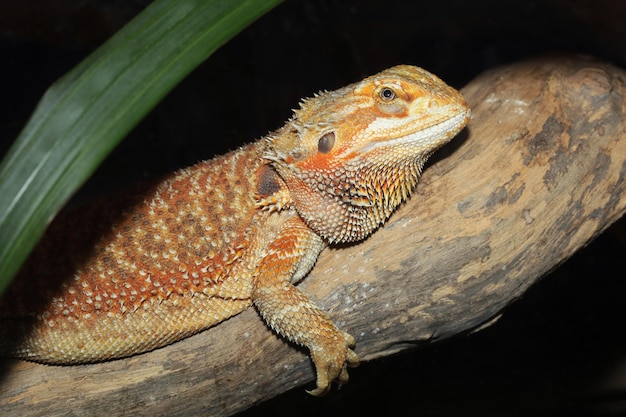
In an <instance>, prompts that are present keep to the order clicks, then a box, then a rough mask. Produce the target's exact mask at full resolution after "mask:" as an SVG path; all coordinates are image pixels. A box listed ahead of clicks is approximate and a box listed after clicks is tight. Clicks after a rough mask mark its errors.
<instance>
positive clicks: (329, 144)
mask: <svg viewBox="0 0 626 417" xmlns="http://www.w3.org/2000/svg"><path fill="white" fill-rule="evenodd" d="M334 145H335V134H334V133H333V132H330V133H326V134H325V135H324V136H322V137H321V138H320V140H319V141H318V142H317V150H318V151H319V152H320V153H328V152H330V150H331V149H332V148H333V146H334Z"/></svg>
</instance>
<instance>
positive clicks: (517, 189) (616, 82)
mask: <svg viewBox="0 0 626 417" xmlns="http://www.w3.org/2000/svg"><path fill="white" fill-rule="evenodd" d="M625 80H626V75H625V73H624V71H622V70H620V69H617V68H615V67H613V66H611V65H608V64H604V63H600V62H597V61H594V60H592V59H589V58H584V57H572V56H569V57H557V58H545V59H539V60H533V61H528V62H523V63H518V64H514V65H511V66H509V67H506V68H500V69H497V70H493V71H490V72H488V73H485V74H484V75H482V76H480V77H478V78H477V79H475V80H474V81H472V82H471V83H470V84H469V85H468V86H467V87H466V88H464V89H463V93H464V95H465V97H466V98H467V100H468V102H469V103H470V105H471V107H472V109H473V119H472V121H471V123H470V126H469V128H468V129H466V131H465V132H464V133H462V134H461V135H460V136H459V137H458V138H456V139H455V140H454V142H453V143H451V144H450V146H448V147H447V148H446V149H445V150H443V151H441V152H440V153H439V154H438V155H437V156H436V159H437V161H436V162H435V163H433V164H431V165H430V166H429V167H428V168H427V170H426V172H425V174H424V176H423V177H422V181H421V183H420V185H419V186H418V189H417V191H416V192H415V193H414V195H413V196H412V198H411V200H410V201H409V202H408V203H407V204H405V205H404V206H403V207H401V209H400V210H399V211H398V212H397V213H395V214H394V215H393V216H392V218H391V220H390V221H389V222H388V224H387V225H385V227H384V228H382V229H381V230H379V231H377V232H376V233H375V234H374V235H373V236H372V237H371V238H370V239H368V240H366V241H365V242H363V243H361V244H358V245H354V246H349V247H343V248H335V249H331V250H327V251H325V252H324V253H323V254H322V256H321V257H320V259H319V262H318V264H317V266H316V267H315V268H314V270H313V272H312V273H311V274H310V276H308V277H307V278H306V279H305V280H304V282H303V283H302V284H301V285H300V287H301V288H302V289H303V290H304V291H305V292H306V293H307V294H309V295H311V296H312V297H313V298H314V299H315V300H316V301H318V303H319V305H320V306H322V307H323V308H325V309H326V310H327V311H329V313H330V314H331V316H332V317H333V318H334V320H335V321H336V323H337V324H338V325H339V326H340V327H341V328H342V329H344V330H346V331H348V332H350V333H351V334H353V335H354V336H355V337H356V338H357V349H356V351H357V353H359V354H360V356H361V358H362V359H363V360H372V359H375V358H377V357H381V356H386V355H390V354H392V353H394V352H398V351H401V350H403V349H406V348H411V347H415V346H418V345H421V344H426V343H433V342H435V341H437V340H440V339H443V338H447V337H450V336H452V335H455V334H458V333H460V332H465V331H469V330H472V329H476V328H479V327H480V326H485V325H487V324H489V323H491V322H493V320H494V319H495V318H497V317H498V315H499V314H500V313H501V311H502V309H503V308H504V307H505V306H507V305H508V304H509V303H511V302H512V301H513V300H515V299H516V298H517V297H519V296H520V295H521V294H522V293H523V292H524V291H525V290H526V289H527V288H528V287H529V286H530V285H532V284H533V283H534V282H535V281H537V280H538V279H539V278H540V277H541V276H542V275H544V274H546V272H548V271H549V270H551V269H553V268H554V267H555V266H556V265H558V264H560V263H561V262H563V261H564V260H565V259H567V258H568V257H569V256H571V255H572V254H573V253H574V252H575V251H576V250H577V249H579V248H580V247H582V246H584V245H585V244H586V243H587V242H589V241H590V240H591V239H593V238H594V237H595V236H597V235H598V234H600V233H601V232H602V231H603V230H604V229H605V228H606V227H608V226H609V225H610V224H611V223H612V222H614V221H615V220H617V219H618V218H619V217H620V216H622V215H623V213H624V212H625V211H626V198H625V196H626V181H625V179H626V117H625V113H626V86H625V84H626V83H625ZM417 354H419V353H417ZM0 375H1V376H0V387H1V388H0V409H2V410H3V414H5V415H25V414H28V415H32V416H35V415H46V416H51V415H59V414H76V415H99V414H102V411H103V410H106V411H107V412H108V413H109V414H114V415H135V416H142V415H150V416H153V415H168V416H181V415H196V414H203V415H229V414H233V413H235V412H237V411H240V410H242V409H245V408H247V407H250V406H251V405H253V404H254V403H256V402H259V401H262V400H264V399H267V398H270V397H272V396H275V395H277V394H279V393H281V392H284V391H285V390H287V389H290V388H292V387H294V386H300V385H306V384H308V385H307V387H308V388H310V387H312V384H311V382H312V381H313V378H314V373H313V369H312V367H311V364H310V361H309V359H308V356H307V355H306V354H305V352H302V351H299V350H298V349H296V348H294V347H293V346H290V345H288V344H286V343H285V342H283V341H281V340H280V339H279V338H277V337H276V336H275V335H274V334H273V333H271V332H270V331H269V330H268V329H267V328H266V326H265V325H264V324H263V323H262V322H261V320H260V318H259V317H258V316H257V314H256V312H255V311H254V310H248V311H246V312H244V313H243V314H241V315H239V316H237V317H235V318H233V319H230V320H228V321H227V322H225V323H222V324H220V325H219V326H217V327H215V328H213V329H210V330H208V331H205V332H203V333H201V334H199V335H196V336H194V337H191V338H189V339H187V340H184V341H182V342H179V343H175V344H174V345H171V346H168V347H166V348H163V349H158V350H156V351H154V352H151V353H147V354H143V355H139V356H136V357H133V358H129V359H124V360H118V361H113V362H108V363H102V364H96V365H86V366H75V367H50V366H44V365H37V364H33V363H27V362H20V361H13V360H3V361H2V362H1V363H0ZM303 388H304V387H303ZM330 395H332V393H331V394H330Z"/></svg>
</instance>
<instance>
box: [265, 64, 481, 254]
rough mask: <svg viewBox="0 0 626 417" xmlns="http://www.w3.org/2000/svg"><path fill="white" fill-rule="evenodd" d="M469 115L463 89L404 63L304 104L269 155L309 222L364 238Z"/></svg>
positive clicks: (333, 236) (272, 141)
mask: <svg viewBox="0 0 626 417" xmlns="http://www.w3.org/2000/svg"><path fill="white" fill-rule="evenodd" d="M469 118H470V109H469V107H468V105H467V104H466V103H465V100H464V99H463V97H462V96H461V94H460V93H459V92H458V91H456V90H455V89H453V88H452V87H449V86H448V85H446V84H445V83H444V82H443V81H441V80H440V79H439V78H437V77H435V76H434V75H432V74H430V73H429V72H427V71H425V70H423V69H421V68H418V67H413V66H408V65H401V66H396V67H393V68H389V69H387V70H385V71H383V72H380V73H379V74H376V75H374V76H371V77H369V78H366V79H364V80H363V81H360V82H358V83H355V84H351V85H349V86H347V87H344V88H341V89H339V90H336V91H332V92H322V93H319V94H317V95H315V96H314V97H313V98H310V99H307V100H305V101H303V102H302V103H301V106H300V109H298V110H295V111H294V116H293V117H292V118H291V119H290V120H289V121H288V122H287V124H286V125H285V126H283V128H281V129H279V130H278V131H276V132H275V133H274V134H272V135H270V136H269V139H268V141H269V146H268V148H267V149H268V150H267V152H266V153H265V155H264V157H265V158H266V159H267V160H268V161H269V162H270V164H271V165H272V166H273V167H274V169H275V170H276V171H277V172H278V174H279V175H280V177H281V178H282V179H283V180H284V182H285V184H286V186H287V188H288V189H289V194H290V198H291V200H292V204H293V206H294V207H295V208H296V210H297V211H298V213H299V215H300V216H301V217H302V218H303V219H304V221H305V222H306V223H307V224H308V225H309V227H311V228H312V229H313V230H315V231H316V232H317V233H319V234H320V235H321V236H322V237H324V238H325V239H326V240H327V241H328V242H330V243H335V242H351V241H357V240H361V239H363V238H365V237H366V236H367V235H369V234H370V233H372V231H374V230H375V229H376V228H377V227H378V226H380V225H381V224H382V223H383V222H384V221H385V220H386V219H387V218H388V217H389V216H390V215H391V213H392V212H393V210H394V209H395V208H396V207H397V206H398V205H399V204H400V203H401V202H402V201H404V200H405V199H406V198H407V197H408V195H409V194H410V192H411V191H412V189H413V188H414V187H415V185H416V184H417V181H418V178H419V176H420V173H421V170H422V167H423V166H424V162H425V161H426V160H427V159H428V157H429V156H430V155H431V154H432V153H433V152H434V151H435V150H436V149H437V148H439V147H440V146H442V145H443V144H445V143H446V142H448V141H449V140H450V139H452V138H453V137H454V136H455V135H456V134H457V133H458V132H459V131H460V130H461V129H463V127H464V126H465V125H466V124H467V122H468V121H469Z"/></svg>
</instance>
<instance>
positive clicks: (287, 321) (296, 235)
mask: <svg viewBox="0 0 626 417" xmlns="http://www.w3.org/2000/svg"><path fill="white" fill-rule="evenodd" d="M278 236H280V237H279V238H277V239H275V240H274V241H272V242H271V243H270V244H269V246H268V249H267V254H266V256H265V257H264V258H263V260H262V261H261V263H260V264H259V266H258V268H257V271H258V275H257V276H256V279H255V282H254V288H253V292H252V299H253V302H254V305H255V306H256V308H257V309H258V311H259V313H260V314H261V316H262V317H263V319H264V320H265V321H266V322H267V323H268V325H269V326H270V327H271V328H272V329H274V330H275V331H276V332H277V333H278V334H280V335H281V336H283V337H285V338H286V339H288V340H289V341H291V342H293V343H297V344H299V345H302V346H305V347H306V348H308V349H309V352H310V354H311V359H312V360H313V363H314V365H315V369H316V371H317V381H316V382H317V388H315V389H314V390H312V391H310V393H311V394H313V395H323V394H325V393H326V392H328V390H329V389H330V385H331V383H332V382H333V381H335V380H337V381H338V382H339V383H345V382H347V381H348V371H347V367H348V366H351V367H353V366H357V365H358V363H359V357H358V356H357V355H356V353H354V351H353V350H352V349H351V348H352V347H353V346H354V343H355V341H354V338H353V337H352V336H351V335H349V334H348V333H344V332H342V331H340V330H339V329H337V327H336V326H335V324H334V323H333V322H332V321H331V320H330V318H329V317H328V316H327V315H326V313H324V312H323V311H322V310H321V309H320V308H319V307H317V306H316V305H315V304H313V302H311V300H309V298H308V297H307V296H306V295H305V294H303V293H302V292H301V291H300V290H298V289H297V288H296V287H295V286H294V283H295V282H296V281H298V280H300V279H301V278H302V277H303V276H304V275H306V274H307V273H308V272H309V270H310V269H311V268H312V266H313V264H314V263H315V260H316V259H317V256H318V255H319V252H320V251H321V250H322V249H323V248H324V246H325V243H324V241H323V240H322V238H321V237H320V236H318V235H317V234H315V233H314V232H313V231H312V230H311V229H309V228H308V227H307V226H306V225H305V224H304V222H303V221H302V220H301V219H300V218H292V219H290V220H288V221H287V222H286V223H285V224H284V225H283V227H282V228H281V231H280V233H279V234H278Z"/></svg>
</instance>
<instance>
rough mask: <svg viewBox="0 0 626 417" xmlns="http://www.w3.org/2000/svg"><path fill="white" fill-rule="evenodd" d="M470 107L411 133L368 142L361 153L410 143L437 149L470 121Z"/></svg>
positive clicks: (417, 146)
mask: <svg viewBox="0 0 626 417" xmlns="http://www.w3.org/2000/svg"><path fill="white" fill-rule="evenodd" d="M470 114H471V113H470V109H469V108H466V109H463V110H462V111H459V112H458V113H456V114H455V115H454V116H452V117H449V118H447V119H445V120H442V121H440V122H438V123H435V124H433V125H431V126H428V127H426V128H423V129H420V130H417V131H415V132H412V133H409V134H408V135H404V136H399V137H395V138H394V137H392V138H389V139H379V140H375V141H373V142H370V143H368V144H367V145H365V146H363V147H362V148H361V149H359V151H358V152H359V153H361V154H363V153H367V152H371V151H373V150H375V149H378V148H388V147H391V146H399V145H400V146H401V145H407V144H410V145H412V146H415V147H416V149H418V150H424V151H426V150H431V151H433V150H435V149H436V148H438V147H439V146H441V145H443V144H445V143H446V142H448V141H449V140H450V139H452V138H453V137H454V136H456V134H457V133H459V132H460V131H461V130H462V129H463V127H465V125H466V124H467V123H468V122H469V119H470Z"/></svg>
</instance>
